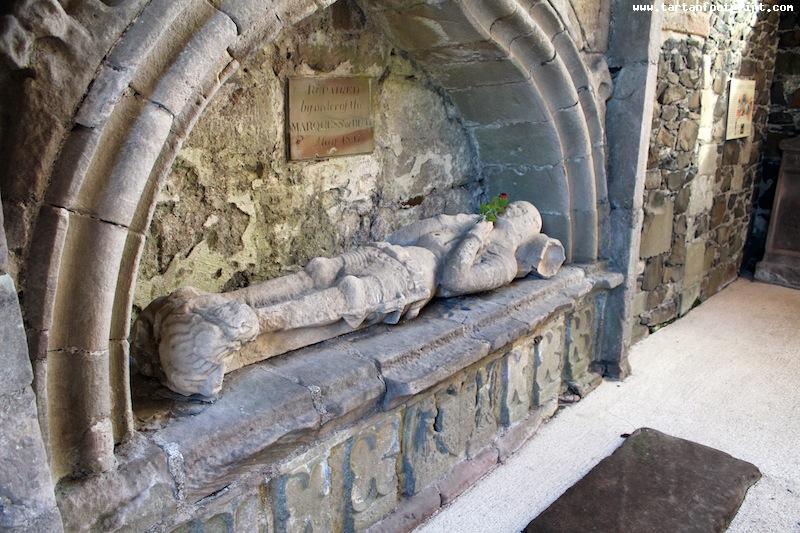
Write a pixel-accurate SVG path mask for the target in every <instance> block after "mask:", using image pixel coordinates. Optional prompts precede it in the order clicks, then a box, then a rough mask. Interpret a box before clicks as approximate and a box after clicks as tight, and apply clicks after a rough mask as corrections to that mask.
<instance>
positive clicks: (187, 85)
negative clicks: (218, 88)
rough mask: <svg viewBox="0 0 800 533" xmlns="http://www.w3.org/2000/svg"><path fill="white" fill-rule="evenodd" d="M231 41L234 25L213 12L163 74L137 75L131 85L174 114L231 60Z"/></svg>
mask: <svg viewBox="0 0 800 533" xmlns="http://www.w3.org/2000/svg"><path fill="white" fill-rule="evenodd" d="M235 40H236V25H235V24H234V23H233V21H232V20H231V19H230V18H229V17H228V16H227V15H225V14H223V13H222V12H220V11H216V10H215V12H214V14H213V15H212V16H211V17H210V18H208V19H207V20H206V21H204V24H203V26H202V27H201V28H198V29H197V30H196V31H195V32H194V33H193V35H192V37H191V38H190V39H189V40H188V42H186V43H185V45H184V46H183V47H182V49H181V52H180V54H179V55H178V56H177V57H176V58H175V59H174V62H173V63H172V64H171V65H169V66H168V68H167V69H166V70H165V71H163V72H159V73H157V74H156V73H155V72H152V73H148V74H149V76H147V75H145V76H142V75H141V74H140V73H139V72H137V75H136V77H135V78H134V79H133V81H132V86H133V87H134V88H135V89H136V90H137V91H138V92H139V93H141V94H143V95H145V96H146V97H148V98H150V99H151V100H153V101H154V102H156V103H158V104H160V105H162V106H164V107H165V108H166V109H169V110H170V111H171V112H172V114H173V115H177V114H179V113H180V112H181V110H182V109H183V108H184V107H185V105H186V104H187V102H189V101H190V100H191V99H193V98H196V97H197V96H198V95H204V94H206V93H207V92H208V91H207V89H208V88H209V87H210V86H211V85H213V83H214V81H215V80H216V78H217V74H218V73H219V72H221V71H222V70H223V68H225V65H227V64H228V63H229V62H230V61H231V59H232V58H231V56H230V55H228V52H227V48H228V46H230V45H231V44H233V43H234V42H235ZM150 76H152V77H150Z"/></svg>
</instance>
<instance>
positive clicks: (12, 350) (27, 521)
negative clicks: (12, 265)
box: [0, 209, 62, 532]
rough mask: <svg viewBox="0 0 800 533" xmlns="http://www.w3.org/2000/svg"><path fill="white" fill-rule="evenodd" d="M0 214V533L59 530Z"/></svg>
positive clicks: (59, 521)
mask: <svg viewBox="0 0 800 533" xmlns="http://www.w3.org/2000/svg"><path fill="white" fill-rule="evenodd" d="M7 262H8V249H7V247H6V234H5V230H4V229H3V213H2V209H0V473H2V474H1V475H0V502H2V504H1V505H0V530H2V531H55V532H59V531H61V530H62V527H61V517H60V515H59V513H58V508H57V507H56V500H55V495H54V493H53V482H52V480H51V478H50V470H49V469H48V464H47V455H46V454H45V450H44V443H43V442H42V433H41V430H40V429H39V420H38V417H37V411H36V398H35V397H34V395H33V389H32V388H31V383H32V382H33V371H32V370H31V362H30V359H29V358H28V342H27V339H26V337H25V328H24V326H23V324H22V313H21V311H20V307H19V301H18V299H17V290H16V288H15V286H14V281H13V280H12V279H11V276H10V275H9V274H8V272H7V271H6V269H7Z"/></svg>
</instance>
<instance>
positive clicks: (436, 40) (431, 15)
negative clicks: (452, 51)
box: [384, 1, 485, 50]
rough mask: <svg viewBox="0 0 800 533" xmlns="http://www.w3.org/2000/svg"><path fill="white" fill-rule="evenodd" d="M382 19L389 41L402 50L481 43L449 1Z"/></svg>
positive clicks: (471, 27) (470, 25)
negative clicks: (385, 23) (384, 22)
mask: <svg viewBox="0 0 800 533" xmlns="http://www.w3.org/2000/svg"><path fill="white" fill-rule="evenodd" d="M384 17H385V19H386V21H387V23H388V27H387V31H388V33H389V36H390V38H391V39H392V40H393V41H394V42H395V43H396V44H397V45H398V46H399V47H400V48H402V49H404V50H426V49H430V48H436V47H443V46H452V45H459V44H467V43H474V42H480V41H483V40H484V39H485V37H484V36H483V35H482V34H481V33H480V32H479V31H478V30H477V29H476V28H475V27H473V26H472V24H471V23H470V22H469V21H468V20H467V19H466V17H465V16H464V13H463V12H462V11H461V8H460V7H459V6H457V5H456V4H455V3H454V2H451V1H446V2H442V3H439V4H433V5H432V4H417V5H415V6H412V7H410V8H408V9H406V10H404V11H403V12H402V13H397V12H391V11H387V12H385V13H384Z"/></svg>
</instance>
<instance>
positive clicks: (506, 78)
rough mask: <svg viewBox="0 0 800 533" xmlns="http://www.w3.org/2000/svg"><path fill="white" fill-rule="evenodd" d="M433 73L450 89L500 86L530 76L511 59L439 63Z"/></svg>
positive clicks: (523, 79)
mask: <svg viewBox="0 0 800 533" xmlns="http://www.w3.org/2000/svg"><path fill="white" fill-rule="evenodd" d="M431 75H432V76H433V77H435V78H436V79H437V80H438V81H439V83H441V84H442V86H443V87H446V88H448V89H466V88H468V87H478V86H483V85H490V86H498V85H504V84H507V83H518V82H523V81H525V80H527V79H528V78H529V75H528V73H527V72H525V71H523V70H521V69H520V68H519V67H517V65H515V64H514V62H513V61H511V60H509V59H496V60H492V61H470V62H467V63H463V62H453V63H449V64H444V65H437V66H436V69H435V70H432V72H431Z"/></svg>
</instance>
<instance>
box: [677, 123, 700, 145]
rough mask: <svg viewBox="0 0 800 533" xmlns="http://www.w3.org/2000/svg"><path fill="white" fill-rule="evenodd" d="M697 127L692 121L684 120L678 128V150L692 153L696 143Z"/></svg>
mask: <svg viewBox="0 0 800 533" xmlns="http://www.w3.org/2000/svg"><path fill="white" fill-rule="evenodd" d="M698 132H699V126H698V124H697V122H695V121H693V120H684V121H683V122H681V125H680V128H678V148H679V149H681V150H686V151H693V150H694V147H695V143H696V142H697V134H698Z"/></svg>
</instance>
